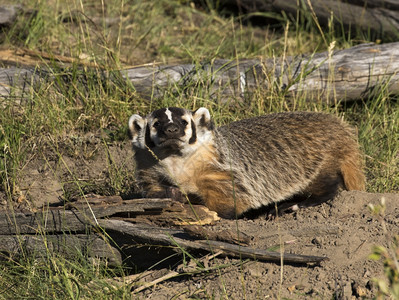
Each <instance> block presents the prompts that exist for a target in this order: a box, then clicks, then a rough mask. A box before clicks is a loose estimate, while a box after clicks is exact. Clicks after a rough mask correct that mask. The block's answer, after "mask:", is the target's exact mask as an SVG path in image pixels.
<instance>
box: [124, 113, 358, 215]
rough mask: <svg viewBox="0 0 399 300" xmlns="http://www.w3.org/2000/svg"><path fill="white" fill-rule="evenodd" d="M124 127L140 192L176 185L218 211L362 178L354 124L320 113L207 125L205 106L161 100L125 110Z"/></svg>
mask: <svg viewBox="0 0 399 300" xmlns="http://www.w3.org/2000/svg"><path fill="white" fill-rule="evenodd" d="M129 132H130V137H131V140H132V143H133V149H134V151H135V159H136V165H137V171H138V177H139V180H140V181H141V184H142V186H143V189H144V191H145V192H146V193H147V195H148V196H159V195H160V194H162V193H164V191H165V190H166V189H167V188H168V187H178V188H179V189H180V190H181V191H182V192H183V193H185V194H192V195H196V196H197V197H199V198H200V199H201V200H202V201H203V203H204V204H205V205H206V206H207V207H208V208H209V209H211V210H214V211H216V212H218V214H219V215H220V216H222V217H234V216H239V215H241V214H242V213H244V212H246V211H248V210H249V209H256V208H259V207H261V206H264V205H268V204H271V203H275V202H281V201H283V200H287V199H290V198H292V197H293V196H297V195H300V196H304V197H305V198H309V197H311V198H326V197H327V198H329V197H330V198H331V197H333V196H334V195H335V193H336V192H337V191H338V189H339V188H344V189H347V190H363V189H364V185H365V182H364V181H365V178H364V175H363V171H362V159H361V155H360V152H359V147H358V144H357V141H356V135H355V133H354V130H353V129H352V128H351V127H350V126H349V125H347V124H346V123H344V122H342V121H341V120H339V119H338V118H336V117H334V116H331V115H328V114H323V113H314V112H287V113H278V114H270V115H265V116H260V117H255V118H251V119H245V120H241V121H237V122H232V123H230V124H229V125H225V126H221V127H219V128H214V126H213V122H212V120H211V116H210V113H209V111H208V110H207V109H206V108H199V109H198V110H196V111H194V112H192V111H189V110H185V109H182V108H175V107H169V108H163V109H159V110H156V111H154V112H153V113H151V114H149V115H148V116H147V117H145V118H142V117H141V116H139V115H133V116H131V117H130V119H129Z"/></svg>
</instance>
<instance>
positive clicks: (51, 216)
mask: <svg viewBox="0 0 399 300" xmlns="http://www.w3.org/2000/svg"><path fill="white" fill-rule="evenodd" d="M170 205H171V200H170V199H135V200H125V201H123V203H117V204H115V205H105V206H104V205H103V206H91V207H89V206H88V205H86V206H85V207H83V206H82V207H80V208H79V209H74V210H65V209H64V208H49V209H46V210H45V211H41V212H29V213H21V212H13V211H1V212H0V235H1V234H3V235H9V234H35V233H36V234H44V233H64V232H67V233H68V232H85V231H86V230H87V229H88V228H89V227H90V226H93V225H96V224H97V221H98V219H99V218H103V217H107V216H112V215H114V214H117V213H125V214H127V213H130V214H132V216H133V215H137V214H143V213H144V214H146V213H147V214H148V213H152V214H159V213H161V211H162V209H163V208H165V207H168V206H170Z"/></svg>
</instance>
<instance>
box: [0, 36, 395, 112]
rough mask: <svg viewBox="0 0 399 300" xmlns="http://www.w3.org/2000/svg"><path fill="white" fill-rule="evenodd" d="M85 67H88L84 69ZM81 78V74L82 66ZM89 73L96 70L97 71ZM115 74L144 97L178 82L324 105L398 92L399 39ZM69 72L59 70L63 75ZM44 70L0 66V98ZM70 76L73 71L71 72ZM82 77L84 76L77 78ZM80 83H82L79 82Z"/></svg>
mask: <svg viewBox="0 0 399 300" xmlns="http://www.w3.org/2000/svg"><path fill="white" fill-rule="evenodd" d="M86 69H87V68H86ZM82 72H83V73H82V78H83V77H84V75H85V73H84V71H82ZM92 73H93V74H94V73H96V74H97V73H101V70H97V71H96V72H92ZM120 73H121V74H118V73H106V72H105V71H104V72H103V73H102V75H101V74H100V75H99V76H100V77H101V78H99V79H98V80H99V81H101V80H102V81H103V82H104V84H110V83H112V82H114V84H118V85H120V84H126V82H124V81H123V79H122V80H121V75H122V76H124V78H125V79H128V81H130V82H131V83H132V86H133V87H134V89H135V90H136V92H137V93H139V94H140V95H142V96H143V97H145V98H148V99H152V98H154V97H162V96H163V94H164V93H165V91H167V90H168V89H169V90H172V91H173V89H174V87H176V86H178V87H180V88H181V89H183V90H184V91H185V92H186V93H187V95H188V96H190V95H191V94H193V93H194V91H195V89H197V88H201V89H202V92H205V94H206V92H208V93H209V97H210V98H213V99H215V100H216V99H218V100H219V101H221V102H228V101H230V100H231V98H239V99H243V100H245V99H248V97H249V95H250V94H251V93H253V92H254V91H255V90H256V89H264V90H266V91H267V90H270V89H273V90H274V91H278V92H279V93H281V94H283V95H284V96H285V97H286V98H287V100H288V101H290V99H293V98H295V97H298V96H303V97H305V98H306V99H307V100H308V101H314V102H324V103H326V104H328V105H331V104H336V103H338V102H344V101H354V100H359V99H367V98H369V97H372V96H373V95H374V93H375V91H376V90H377V91H378V90H380V89H386V90H388V91H389V92H390V93H392V94H398V93H399V83H398V79H399V43H388V44H381V45H374V44H362V45H358V46H355V47H352V48H349V49H345V50H337V51H333V52H331V53H328V52H322V53H316V54H313V55H304V56H298V57H287V58H285V59H283V58H265V59H250V60H245V59H244V60H239V61H229V60H215V61H212V62H205V63H203V64H201V65H194V64H184V65H175V66H155V65H151V66H145V67H137V68H131V69H127V70H122V71H120ZM67 74H68V72H65V74H63V76H64V78H63V79H62V80H66V79H65V76H67ZM55 76H56V75H54V73H52V72H51V70H49V69H37V68H36V69H34V68H15V67H14V68H8V69H4V68H3V69H0V97H5V98H11V99H14V98H15V100H21V99H23V98H24V95H26V94H27V93H30V91H31V89H32V88H40V87H43V82H47V81H52V82H53V83H54V82H55V84H54V86H56V85H57V84H56V82H57V81H55V80H54V78H55ZM71 76H72V75H71ZM82 80H84V78H83V79H82ZM82 86H84V85H83V84H82Z"/></svg>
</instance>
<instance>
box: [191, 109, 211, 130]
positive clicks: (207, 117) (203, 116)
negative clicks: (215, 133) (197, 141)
mask: <svg viewBox="0 0 399 300" xmlns="http://www.w3.org/2000/svg"><path fill="white" fill-rule="evenodd" d="M193 120H194V123H195V125H196V126H197V127H206V128H207V129H209V130H212V129H213V122H212V120H211V114H210V113H209V110H208V109H206V108H205V107H200V108H198V109H197V110H195V111H193Z"/></svg>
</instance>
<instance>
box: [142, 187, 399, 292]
mask: <svg viewBox="0 0 399 300" xmlns="http://www.w3.org/2000/svg"><path fill="white" fill-rule="evenodd" d="M382 198H385V203H386V213H385V215H384V217H382V218H379V217H378V216H375V215H374V216H373V215H372V214H371V212H370V210H369V209H368V207H367V206H368V204H369V203H372V204H374V205H378V204H379V203H380V201H381V199H382ZM398 214H399V194H371V193H365V192H342V193H341V194H340V195H339V196H337V197H336V199H334V200H333V201H330V202H327V203H324V204H322V205H319V206H315V207H309V208H305V209H300V210H299V211H297V212H295V213H293V214H286V215H283V216H281V217H278V218H277V219H274V220H266V219H264V218H257V219H254V220H237V221H232V220H221V221H220V222H219V223H218V224H216V225H215V226H212V227H211V229H212V230H215V231H221V230H224V229H229V230H239V231H241V232H244V233H246V234H248V235H251V236H253V237H254V238H253V240H252V242H251V245H250V246H252V247H254V248H260V249H274V250H276V248H277V247H279V245H283V247H284V251H285V252H288V253H295V254H304V255H317V256H327V257H329V260H327V261H325V262H323V263H322V264H321V265H320V266H293V265H283V266H281V265H279V264H275V263H264V262H256V261H250V262H243V263H241V264H238V265H235V266H233V264H235V263H237V262H239V260H232V259H229V258H216V259H214V260H213V261H212V263H211V264H212V265H213V266H217V265H219V266H220V271H219V272H213V273H211V274H210V275H208V276H204V275H203V274H202V275H200V276H190V277H181V278H179V279H177V280H174V281H168V282H164V283H161V284H159V285H157V286H156V287H154V288H153V289H151V290H147V291H146V292H145V295H146V296H147V297H151V298H152V299H163V298H165V299H166V298H168V299H170V298H173V297H174V296H176V295H179V294H181V298H182V299H184V298H185V297H189V296H194V295H196V296H197V297H201V298H202V297H215V298H219V297H225V296H228V297H229V298H231V299H258V298H259V299H265V298H268V299H276V298H277V297H278V296H281V297H288V298H290V299H309V298H310V297H318V298H320V299H331V298H332V297H335V298H336V299H352V297H353V296H355V297H367V298H369V297H371V296H372V295H373V294H374V293H375V291H373V283H372V279H373V278H382V277H383V274H382V272H383V266H382V262H375V261H372V260H370V259H369V258H368V256H369V255H370V254H371V252H372V247H373V246H374V245H383V246H389V245H390V243H391V241H392V235H393V234H395V233H397V231H398V218H397V216H398ZM383 223H385V225H386V229H387V230H386V231H385V230H384V226H383ZM277 251H278V250H277ZM229 265H230V266H229ZM224 266H227V267H224Z"/></svg>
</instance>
